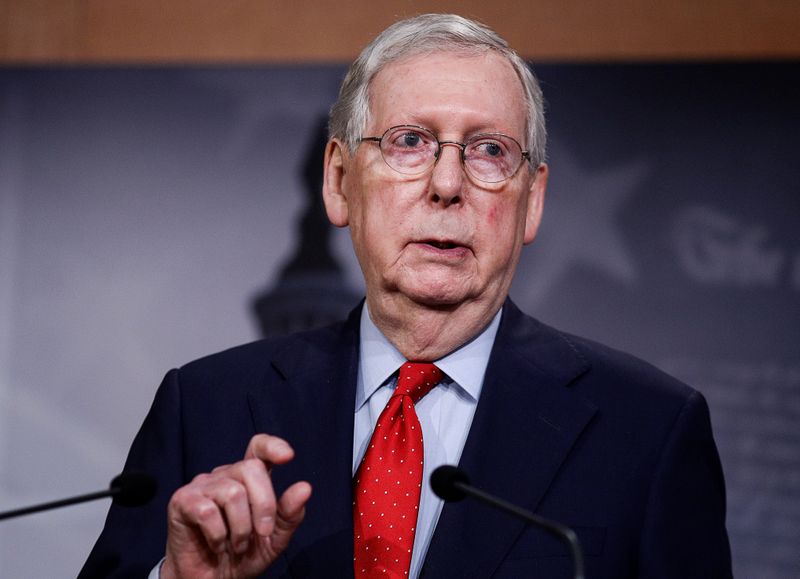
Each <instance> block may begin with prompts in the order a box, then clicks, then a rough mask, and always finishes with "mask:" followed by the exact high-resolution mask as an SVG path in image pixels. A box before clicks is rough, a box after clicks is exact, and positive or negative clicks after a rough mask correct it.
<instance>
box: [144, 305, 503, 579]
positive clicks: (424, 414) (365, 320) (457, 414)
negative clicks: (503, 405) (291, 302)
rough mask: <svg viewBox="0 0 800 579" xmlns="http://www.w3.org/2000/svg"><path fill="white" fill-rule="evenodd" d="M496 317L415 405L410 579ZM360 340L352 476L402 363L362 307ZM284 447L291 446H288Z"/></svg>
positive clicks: (457, 451) (465, 425)
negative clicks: (418, 435)
mask: <svg viewBox="0 0 800 579" xmlns="http://www.w3.org/2000/svg"><path fill="white" fill-rule="evenodd" d="M501 313H502V310H500V311H498V312H497V314H496V315H495V317H494V318H493V319H492V321H491V322H490V323H489V325H488V326H486V329H485V330H483V332H481V333H480V334H478V336H476V337H475V338H473V339H472V340H470V341H469V342H467V343H466V344H464V345H463V346H461V347H460V348H459V349H458V350H456V351H454V352H451V353H450V354H448V355H447V356H445V357H444V358H441V359H439V360H435V363H436V366H438V367H439V369H440V370H441V371H442V372H444V374H445V377H444V379H443V380H442V382H441V383H440V384H439V385H438V386H436V387H435V388H434V389H433V390H431V391H430V392H429V393H428V394H427V395H426V396H425V397H424V398H422V400H420V401H419V402H417V404H416V406H415V409H416V411H417V416H418V417H419V422H420V425H421V427H422V437H423V440H424V444H425V462H424V466H423V473H422V481H423V484H422V493H421V496H420V505H419V514H418V516H417V531H416V535H415V537H414V550H413V551H412V553H411V570H410V572H409V577H410V579H417V577H418V576H419V572H420V570H421V568H422V562H423V560H424V559H425V553H427V552H428V545H429V544H430V542H431V537H432V536H433V530H434V528H435V527H436V521H437V520H438V519H439V513H441V511H442V505H443V501H442V500H441V499H439V498H438V497H437V496H436V495H434V494H433V491H432V490H431V487H430V484H429V483H428V480H429V479H430V476H431V473H432V472H433V471H434V469H435V468H436V467H438V466H441V465H443V464H458V460H459V459H460V458H461V451H462V450H463V449H464V443H465V442H466V440H467V434H469V429H470V426H471V425H472V417H473V415H474V414H475V408H476V406H477V405H478V398H480V395H481V388H482V387H483V376H484V374H485V373H486V365H487V364H488V363H489V354H490V353H491V351H492V346H493V345H494V338H495V336H496V335H497V328H498V326H499V325H500V315H501ZM360 335H361V339H360V344H359V348H360V356H359V367H358V382H357V386H356V407H355V421H354V427H353V474H355V472H356V469H358V465H359V464H360V463H361V459H362V458H363V457H364V452H366V448H367V445H368V444H369V439H370V437H371V436H372V431H373V430H374V428H375V424H376V423H377V422H378V416H380V414H381V412H382V411H383V408H384V407H385V406H386V404H387V403H388V402H389V398H391V396H392V392H394V388H395V385H396V383H397V375H396V374H397V371H398V370H399V369H400V366H401V365H402V364H403V362H405V361H406V359H405V358H404V357H403V355H402V354H401V353H400V352H399V351H398V350H397V348H395V347H394V346H393V345H392V343H391V342H389V340H387V339H386V336H384V335H383V334H382V333H381V331H380V330H379V329H378V328H377V326H375V324H374V323H373V322H372V319H371V318H370V316H369V310H368V309H367V305H366V302H365V303H364V309H363V310H362V313H361V334H360ZM288 442H289V444H291V442H292V441H291V440H290V441H288ZM163 562H164V560H163V559H162V560H161V561H160V562H159V564H158V565H156V566H155V567H154V568H153V570H152V571H151V572H150V574H149V575H148V579H158V578H159V576H160V573H159V571H160V569H161V564H162V563H163Z"/></svg>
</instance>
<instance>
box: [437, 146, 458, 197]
mask: <svg viewBox="0 0 800 579" xmlns="http://www.w3.org/2000/svg"><path fill="white" fill-rule="evenodd" d="M461 154H462V148H461V145H459V144H458V143H442V144H441V149H440V150H439V158H438V159H437V160H436V165H435V166H434V167H433V174H432V175H431V200H432V201H433V202H434V203H444V205H445V206H448V205H452V204H453V203H460V202H461V200H462V194H463V191H462V189H463V186H464V166H463V164H462V162H461Z"/></svg>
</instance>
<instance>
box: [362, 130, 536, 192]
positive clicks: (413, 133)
mask: <svg viewBox="0 0 800 579" xmlns="http://www.w3.org/2000/svg"><path fill="white" fill-rule="evenodd" d="M360 140H361V141H375V142H376V143H378V145H379V146H380V149H381V155H382V156H383V160H384V161H385V162H386V164H387V165H389V167H391V168H392V169H394V170H395V171H397V172H398V173H402V174H403V175H421V174H422V173H425V172H426V171H428V170H429V169H431V168H432V167H433V166H434V165H435V164H436V162H437V161H438V160H439V155H440V154H441V152H442V147H444V146H447V145H452V146H454V147H458V148H459V149H461V155H460V158H461V164H462V165H463V166H464V169H465V170H466V172H467V174H469V176H470V177H472V178H473V179H476V180H477V181H481V182H482V183H501V182H502V181H505V180H506V179H510V178H511V177H513V176H514V175H516V173H517V171H519V169H520V167H522V165H523V163H524V162H525V160H526V159H530V152H529V151H523V150H522V146H521V145H520V144H519V142H517V141H516V139H514V138H512V137H509V136H508V135H504V134H503V133H483V134H478V135H473V136H471V137H470V138H469V139H467V140H466V142H464V143H459V142H458V141H440V140H439V139H438V138H437V137H436V135H435V134H433V132H432V131H431V130H429V129H426V128H425V127H418V126H416V125H398V126H396V127H391V128H389V129H387V130H386V132H385V133H383V135H381V136H380V137H361V139H360Z"/></svg>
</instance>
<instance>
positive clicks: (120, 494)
mask: <svg viewBox="0 0 800 579" xmlns="http://www.w3.org/2000/svg"><path fill="white" fill-rule="evenodd" d="M156 489H157V485H156V479H154V478H153V477H152V476H150V475H149V474H144V473H141V472H123V473H122V474H120V475H118V476H116V477H114V480H112V481H111V484H110V485H109V487H108V489H107V490H104V491H97V492H94V493H89V494H87V495H80V496H77V497H71V498H68V499H61V500H58V501H51V502H49V503H41V504H38V505H31V506H29V507H23V508H21V509H14V510H11V511H5V512H2V513H0V521H2V520H3V519H13V518H14V517H21V516H23V515H30V514H32V513H38V512H39V511H49V510H50V509H58V508H61V507H66V506H68V505H74V504H77V503H85V502H87V501H94V500H96V499H103V498H105V497H111V500H112V501H113V502H114V504H115V505H120V506H123V507H139V506H141V505H144V504H147V503H148V502H150V499H152V498H153V497H154V496H156Z"/></svg>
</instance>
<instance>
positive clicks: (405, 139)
mask: <svg viewBox="0 0 800 579" xmlns="http://www.w3.org/2000/svg"><path fill="white" fill-rule="evenodd" d="M395 142H396V143H397V144H398V145H399V146H401V147H408V148H414V147H419V146H420V145H421V144H422V137H421V136H420V134H419V133H414V132H408V133H403V134H402V135H400V136H399V137H398V138H397V139H396V140H395Z"/></svg>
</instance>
